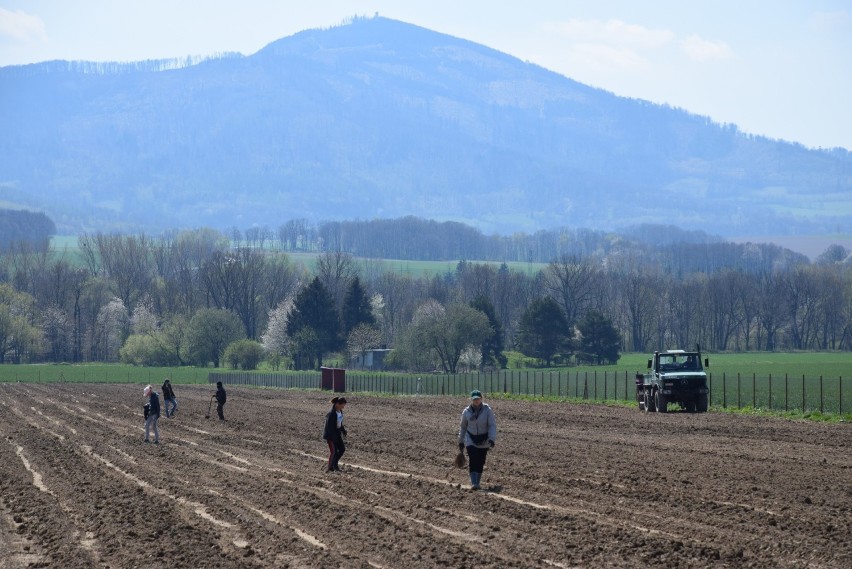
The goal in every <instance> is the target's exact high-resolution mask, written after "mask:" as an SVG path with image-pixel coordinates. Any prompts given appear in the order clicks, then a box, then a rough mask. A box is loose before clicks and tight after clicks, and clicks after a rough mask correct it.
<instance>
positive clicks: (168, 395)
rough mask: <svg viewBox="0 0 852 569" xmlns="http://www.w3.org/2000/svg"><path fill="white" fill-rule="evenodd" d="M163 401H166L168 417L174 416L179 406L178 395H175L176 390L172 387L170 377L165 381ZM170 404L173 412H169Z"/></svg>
mask: <svg viewBox="0 0 852 569" xmlns="http://www.w3.org/2000/svg"><path fill="white" fill-rule="evenodd" d="M163 401H165V402H166V405H165V407H166V418H169V417H174V416H175V413H177V407H178V405H177V397H175V390H174V389H172V382H171V381H169V378H168V377H167V378H166V380H165V381H164V382H163ZM169 405H171V407H172V409H171V412H169Z"/></svg>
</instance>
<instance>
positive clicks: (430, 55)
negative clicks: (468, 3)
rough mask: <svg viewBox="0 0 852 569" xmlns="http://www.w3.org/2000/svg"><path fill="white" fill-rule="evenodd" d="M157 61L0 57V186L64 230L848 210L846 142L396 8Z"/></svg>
mask: <svg viewBox="0 0 852 569" xmlns="http://www.w3.org/2000/svg"><path fill="white" fill-rule="evenodd" d="M167 61H171V60H161V61H159V62H158V61H153V62H137V63H135V64H134V63H131V64H126V65H125V66H124V67H121V72H120V73H118V72H113V73H109V70H110V69H118V68H119V66H121V65H123V64H112V65H110V64H104V66H103V71H104V73H100V74H99V73H97V72H96V70H97V69H98V67H97V64H91V65H93V66H94V67H93V68H90V69H89V71H88V72H87V73H84V72H81V71H80V70H79V69H78V70H74V65H72V64H69V65H68V66H67V67H68V69H67V71H65V72H63V73H58V72H56V69H57V68H61V67H62V66H61V64H60V63H58V62H48V63H45V64H33V65H34V66H36V67H33V66H25V67H28V68H29V69H26V70H23V69H20V68H19V69H14V68H0V86H2V87H3V89H2V93H0V102H2V103H3V104H2V106H0V107H2V108H0V152H2V153H3V154H4V155H6V156H7V159H6V160H4V161H3V162H2V163H0V200H2V201H5V202H7V203H12V204H17V205H20V206H22V207H31V208H32V207H35V208H39V209H43V210H44V211H46V212H47V213H48V214H49V215H50V216H51V218H53V219H54V220H56V223H57V225H58V226H59V229H60V231H62V232H69V230H71V231H74V232H79V231H86V230H107V231H110V230H139V229H143V230H146V231H149V232H150V231H154V230H157V229H165V228H171V227H197V226H202V225H209V226H212V227H216V228H226V227H230V226H243V227H245V226H250V225H270V226H275V225H276V224H277V222H278V220H281V221H282V222H283V220H286V219H291V218H297V217H304V218H307V219H311V220H316V221H321V220H330V219H336V220H343V219H358V218H366V219H370V218H393V217H399V216H404V215H418V216H421V217H429V218H433V219H438V220H453V221H462V222H465V223H469V224H472V225H474V226H476V227H479V228H480V229H482V230H484V231H490V232H495V233H503V234H506V233H511V232H513V231H526V232H533V231H535V230H537V229H544V228H552V227H557V226H574V227H603V228H617V227H622V226H626V225H633V224H636V223H662V224H675V225H678V226H680V227H683V228H684V229H704V230H706V231H708V232H710V233H718V234H722V235H734V234H743V231H744V229H745V228H748V229H750V230H751V233H752V234H757V235H759V234H761V233H764V234H773V235H777V234H783V233H784V232H785V231H786V232H805V231H816V232H827V231H830V230H833V229H834V228H835V227H837V226H849V221H850V220H852V205H850V198H849V196H850V195H852V154H850V153H849V152H847V151H845V150H843V149H834V150H830V151H827V150H812V149H806V148H804V147H803V146H801V145H797V144H795V143H788V142H783V141H773V140H769V139H767V138H764V137H757V136H752V135H745V134H743V133H741V132H739V131H738V130H737V129H736V127H735V126H733V125H720V124H717V123H714V122H713V121H712V120H711V119H710V118H708V117H703V116H699V115H692V114H689V113H688V112H686V111H684V110H682V109H674V108H671V107H667V106H661V105H655V104H653V103H648V102H645V101H641V100H637V99H626V98H622V97H617V96H615V95H613V94H611V93H609V92H606V91H603V90H600V89H596V88H594V87H589V86H587V85H583V84H581V83H578V82H576V81H574V80H572V79H570V78H567V77H564V76H562V75H559V74H557V73H555V72H553V71H549V70H547V69H544V68H542V67H539V66H537V65H534V64H530V63H525V62H522V61H520V60H518V59H517V58H514V57H513V56H511V55H508V54H504V53H502V52H499V51H496V50H494V49H492V48H488V47H486V46H480V45H479V44H475V43H473V42H468V41H467V40H463V39H459V38H454V37H452V36H448V35H445V34H439V33H436V32H432V31H430V30H427V29H426V28H421V27H419V26H415V25H412V24H405V23H402V22H397V21H395V20H389V19H386V18H380V17H376V18H369V19H363V18H357V19H355V20H353V21H352V22H351V23H350V24H348V25H343V26H340V27H336V28H330V29H326V30H306V31H303V32H299V33H297V34H294V35H293V36H289V37H286V38H282V39H279V40H276V41H274V42H271V43H270V44H268V45H267V46H266V47H264V48H262V49H261V50H259V51H258V52H256V53H255V54H252V55H248V56H236V55H233V54H230V55H225V56H222V57H215V58H210V59H204V60H202V61H199V62H197V63H194V64H192V65H187V66H184V67H181V66H178V65H176V64H175V66H174V68H165V69H162V68H158V67H157V66H160V67H163V66H165V65H166V63H164V62H167ZM174 61H180V60H174ZM76 66H77V67H86V66H85V65H84V64H79V63H78V64H77V65H76ZM134 67H135V68H137V70H134ZM51 69H53V70H54V71H49V70H51ZM39 70H43V71H44V73H39V72H38V71H39ZM93 70H95V72H93ZM3 109H5V110H3ZM59 202H64V203H65V207H60V206H59Z"/></svg>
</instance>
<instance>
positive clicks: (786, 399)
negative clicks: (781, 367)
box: [784, 373, 790, 413]
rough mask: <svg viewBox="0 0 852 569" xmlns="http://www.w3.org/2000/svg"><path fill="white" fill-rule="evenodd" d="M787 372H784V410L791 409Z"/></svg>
mask: <svg viewBox="0 0 852 569" xmlns="http://www.w3.org/2000/svg"><path fill="white" fill-rule="evenodd" d="M787 377H788V376H787V374H786V373H785V374H784V412H785V413H786V412H787V411H789V407H788V403H789V400H790V389H789V385H788V381H787Z"/></svg>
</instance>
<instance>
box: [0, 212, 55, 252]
mask: <svg viewBox="0 0 852 569" xmlns="http://www.w3.org/2000/svg"><path fill="white" fill-rule="evenodd" d="M55 233H56V225H55V224H54V223H53V220H51V219H50V218H49V217H47V215H45V214H44V213H42V212H34V211H26V210H15V209H0V252H2V251H9V250H10V249H11V248H12V247H14V245H15V244H17V243H22V242H23V243H27V244H29V245H30V246H33V247H40V248H46V247H47V246H48V244H49V242H50V237H51V236H52V235H54V234H55Z"/></svg>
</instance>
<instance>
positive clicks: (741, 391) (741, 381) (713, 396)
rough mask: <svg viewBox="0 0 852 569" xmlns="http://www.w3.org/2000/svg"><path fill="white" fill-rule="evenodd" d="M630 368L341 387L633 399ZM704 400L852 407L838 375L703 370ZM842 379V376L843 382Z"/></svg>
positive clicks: (268, 378) (851, 393) (353, 376)
mask: <svg viewBox="0 0 852 569" xmlns="http://www.w3.org/2000/svg"><path fill="white" fill-rule="evenodd" d="M635 377H636V372H635V371H616V372H613V371H603V372H595V371H591V372H590V371H575V372H570V371H544V372H539V371H533V370H521V371H513V370H500V371H492V372H481V373H479V372H477V373H465V374H428V375H420V376H416V375H393V374H387V373H382V374H367V373H359V372H352V371H348V372H347V374H346V391H348V392H350V393H358V392H362V393H368V392H369V393H389V394H392V395H456V396H458V395H467V394H468V393H470V391H471V390H473V389H480V390H482V391H485V392H486V395H487V394H488V393H504V394H509V395H522V396H532V397H557V398H574V399H588V400H593V401H603V400H620V401H635V389H636V384H635V379H634V378H635ZM320 379H321V378H320V372H313V371H308V372H294V373H247V372H232V373H228V372H214V373H210V375H209V377H208V381H209V382H210V383H215V382H217V381H221V382H223V383H226V384H231V385H251V386H256V387H276V388H283V389H318V388H319V387H320ZM707 382H708V387H709V389H710V405H711V406H716V407H727V408H739V409H741V408H744V407H753V408H760V409H768V410H774V411H802V412H803V413H805V412H814V411H819V412H821V413H838V414H843V413H850V412H852V386H849V385H844V381H843V379H842V378H841V377H837V378H823V377H822V376H820V377H811V378H806V377H805V376H802V377H797V378H792V377H788V376H786V375H785V376H784V377H773V376H771V375H770V376H769V377H757V376H756V375H750V376H743V375H741V374H737V375H736V376H733V375H727V374H724V373H723V374H722V375H721V377H719V376H715V377H714V376H713V374H708V377H707ZM846 383H847V384H848V378H847V382H846Z"/></svg>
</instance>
